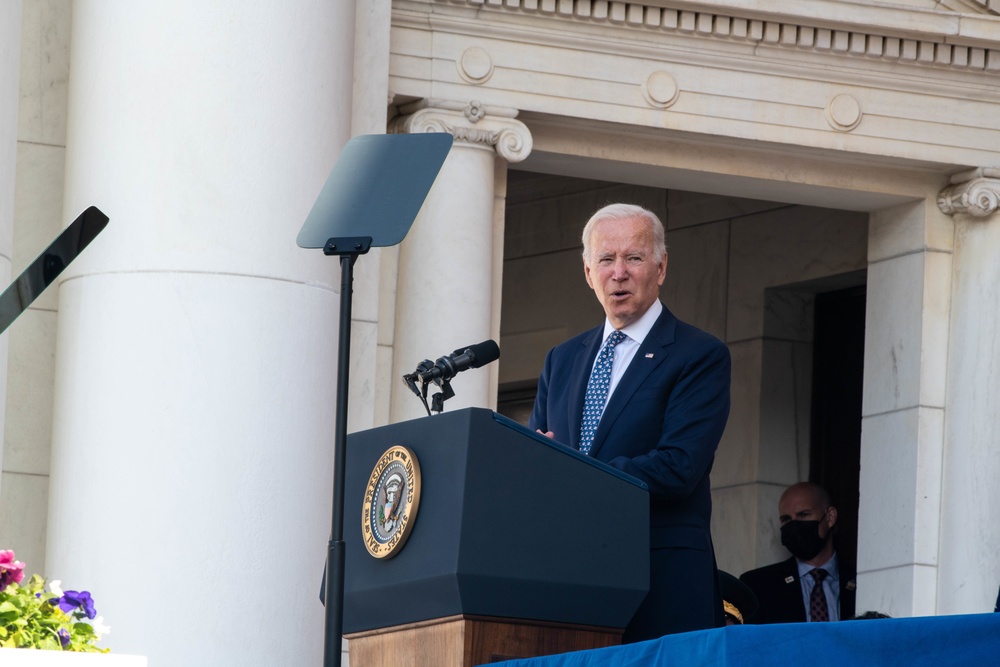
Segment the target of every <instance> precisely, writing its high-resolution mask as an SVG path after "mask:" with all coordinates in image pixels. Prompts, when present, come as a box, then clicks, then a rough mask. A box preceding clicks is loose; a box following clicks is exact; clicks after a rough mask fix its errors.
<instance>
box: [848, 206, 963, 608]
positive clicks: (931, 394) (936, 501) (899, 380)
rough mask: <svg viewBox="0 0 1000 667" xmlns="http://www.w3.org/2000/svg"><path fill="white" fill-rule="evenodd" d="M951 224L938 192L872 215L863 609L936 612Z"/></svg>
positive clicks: (861, 523) (861, 582)
mask: <svg viewBox="0 0 1000 667" xmlns="http://www.w3.org/2000/svg"><path fill="white" fill-rule="evenodd" d="M953 230H954V228H953V224H952V220H951V218H949V217H948V216H947V215H944V214H943V213H941V211H939V210H938V208H937V207H936V206H935V205H934V199H933V198H932V197H928V198H927V199H925V200H921V201H917V202H913V203H909V204H903V205H899V206H895V207H892V208H889V209H885V210H882V211H877V212H875V213H873V214H872V216H871V222H870V228H869V245H868V259H869V266H868V299H867V312H866V315H865V317H866V331H865V379H864V399H863V406H862V435H861V472H860V498H859V500H860V507H859V526H858V602H857V609H858V611H859V612H862V611H869V610H874V611H880V612H883V613H887V614H889V615H891V616H924V615H932V614H934V613H935V611H936V609H937V588H938V576H939V567H938V566H939V550H940V547H941V540H940V533H939V520H940V510H941V504H942V488H941V474H942V466H943V458H942V456H943V449H944V424H945V419H946V406H947V403H946V375H947V364H948V342H949V330H948V317H949V305H950V295H951V277H952V251H953Z"/></svg>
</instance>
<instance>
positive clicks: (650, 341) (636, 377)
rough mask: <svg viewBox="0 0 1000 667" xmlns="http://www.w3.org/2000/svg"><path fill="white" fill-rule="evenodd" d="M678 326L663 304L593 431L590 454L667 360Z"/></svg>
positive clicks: (594, 452) (593, 452)
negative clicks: (635, 395)
mask: <svg viewBox="0 0 1000 667" xmlns="http://www.w3.org/2000/svg"><path fill="white" fill-rule="evenodd" d="M676 328H677V320H676V318H674V316H673V315H672V314H671V313H670V311H669V310H667V308H666V307H664V308H663V312H661V313H660V316H659V317H658V318H656V322H655V323H654V324H653V328H652V329H650V330H649V334H647V335H646V339H645V340H644V341H642V345H640V346H639V349H638V350H636V353H635V356H633V357H632V361H631V362H630V363H629V366H628V368H627V369H626V370H625V374H624V375H623V376H622V379H621V380H620V381H619V382H618V386H617V387H615V391H614V393H613V394H611V400H610V401H608V407H607V408H605V410H604V414H603V415H601V421H600V423H599V424H598V425H597V431H596V432H595V433H594V442H593V444H591V446H590V455H591V456H597V452H598V451H599V450H600V449H601V446H602V445H603V444H604V442H605V441H606V440H607V437H608V434H609V433H610V432H611V430H612V428H613V427H614V424H615V421H616V420H617V419H618V417H619V416H620V415H621V413H622V410H624V409H625V407H626V406H627V405H628V403H629V401H630V400H632V396H633V395H634V394H635V392H636V391H637V390H638V389H639V388H640V387H641V386H642V385H643V383H644V382H645V381H646V380H647V378H649V375H650V374H651V373H652V372H653V371H654V370H656V367H657V366H659V365H660V364H662V363H663V362H664V361H665V360H666V359H667V355H668V354H669V352H668V347H669V346H670V345H672V344H673V342H674V332H675V330H676ZM595 354H596V352H595ZM585 391H586V390H585ZM582 404H583V401H582V400H581V402H580V405H582ZM578 421H579V420H578Z"/></svg>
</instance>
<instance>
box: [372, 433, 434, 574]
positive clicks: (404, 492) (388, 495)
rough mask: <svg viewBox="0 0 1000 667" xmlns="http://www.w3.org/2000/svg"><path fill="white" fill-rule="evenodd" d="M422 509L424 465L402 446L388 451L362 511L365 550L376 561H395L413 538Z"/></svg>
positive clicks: (373, 476)
mask: <svg viewBox="0 0 1000 667" xmlns="http://www.w3.org/2000/svg"><path fill="white" fill-rule="evenodd" d="M419 505H420V462H419V461H417V457H416V455H414V453H413V451H412V450H410V449H409V448H407V447H404V446H402V445H396V446H394V447H391V448H389V449H388V450H386V452H385V453H384V454H382V456H381V457H380V458H379V460H378V463H376V464H375V469H374V470H372V474H371V476H370V477H369V478H368V485H367V486H366V487H365V501H364V505H363V507H362V517H361V521H362V526H361V532H362V535H363V536H364V542H365V548H367V549H368V553H370V554H371V555H372V556H374V557H375V558H392V557H393V556H395V555H396V554H398V553H399V552H400V551H401V550H402V548H403V545H404V544H406V539H407V538H408V537H409V536H410V531H411V529H412V528H413V522H414V520H415V519H416V518H417V507H418V506H419Z"/></svg>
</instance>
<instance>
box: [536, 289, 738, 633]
mask: <svg viewBox="0 0 1000 667" xmlns="http://www.w3.org/2000/svg"><path fill="white" fill-rule="evenodd" d="M603 331H604V325H603V324H602V325H601V326H599V327H597V328H595V329H592V330H590V331H587V332H585V333H583V334H581V335H579V336H576V337H575V338H572V339H570V340H568V341H566V342H565V343H562V344H561V345H559V346H557V347H555V348H554V349H552V350H551V351H550V352H549V353H548V356H547V357H546V359H545V366H544V369H543V371H542V375H541V377H540V378H539V382H538V395H537V397H536V400H535V407H534V411H533V413H532V415H531V419H530V421H529V427H530V428H532V429H539V430H540V431H542V432H547V431H551V432H552V433H553V437H554V438H555V440H557V441H559V442H562V443H565V444H568V445H569V446H571V447H573V448H575V449H579V440H580V421H581V416H582V411H583V403H584V394H585V392H586V387H587V381H588V379H589V377H590V373H591V368H592V366H593V362H594V359H595V357H596V356H597V353H598V351H599V349H600V347H601V344H602V337H603ZM729 387H730V355H729V350H728V348H727V347H726V345H725V344H724V343H722V341H720V340H718V339H717V338H715V337H714V336H711V335H710V334H708V333H705V332H704V331H701V330H699V329H696V328H695V327H692V326H690V325H688V324H685V323H683V322H681V321H680V320H678V319H677V318H676V317H674V316H673V315H672V314H671V313H670V311H669V310H667V309H666V308H664V309H663V311H662V312H661V313H660V316H659V317H658V318H657V320H656V323H655V324H654V325H653V328H652V329H651V330H650V332H649V334H648V335H647V336H646V339H645V340H644V341H643V342H642V345H641V346H640V347H639V349H638V351H637V352H636V354H635V356H634V357H633V359H632V361H631V363H630V364H629V366H628V368H627V370H626V371H625V373H624V375H623V376H622V378H621V380H620V381H619V384H618V386H617V387H616V388H615V390H614V391H613V393H612V394H611V397H610V399H609V401H608V404H607V407H606V409H605V411H604V414H603V416H602V417H601V420H600V423H599V425H598V428H597V431H596V433H595V435H594V440H593V444H592V446H591V451H590V454H591V456H593V457H594V458H596V459H598V460H600V461H603V462H605V463H607V464H609V465H611V466H613V467H615V468H617V469H619V470H621V471H623V472H625V473H627V474H629V475H631V476H633V477H635V478H637V479H640V480H642V481H643V482H645V483H646V484H647V485H648V486H649V495H650V547H651V553H650V570H651V571H650V592H649V594H648V595H647V597H646V599H645V601H644V602H643V604H642V606H641V607H640V609H639V610H638V612H637V613H636V615H635V617H634V618H633V619H632V622H631V623H630V624H629V626H628V628H626V631H625V635H624V637H623V640H624V641H626V642H631V641H643V640H645V639H651V638H655V637H659V636H662V635H664V634H669V633H674V632H686V631H689V630H697V629H704V628H709V627H721V626H723V625H724V624H725V621H724V617H723V612H722V598H721V592H720V590H719V584H718V577H717V575H716V567H715V555H714V551H713V547H712V540H711V534H710V531H709V523H710V519H711V514H712V499H711V489H710V485H709V472H710V471H711V469H712V462H713V460H714V458H715V450H716V448H717V446H718V444H719V440H720V438H721V437H722V432H723V430H724V429H725V426H726V420H727V419H728V416H729ZM584 508H585V509H587V510H589V511H600V508H597V507H590V508H588V507H586V503H584Z"/></svg>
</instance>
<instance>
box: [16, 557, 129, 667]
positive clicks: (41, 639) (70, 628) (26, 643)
mask: <svg viewBox="0 0 1000 667" xmlns="http://www.w3.org/2000/svg"><path fill="white" fill-rule="evenodd" d="M45 588H46V584H45V580H44V579H42V578H41V577H40V576H38V575H37V574H35V575H32V576H31V577H30V578H29V579H28V580H27V582H25V581H24V563H22V562H21V561H18V560H15V558H14V552H13V551H10V550H6V551H0V648H35V649H51V650H55V651H59V650H62V651H80V652H85V653H107V652H108V651H109V649H106V648H105V649H102V648H98V647H97V646H96V643H97V642H98V641H100V639H101V635H103V634H107V633H108V632H110V630H111V629H110V628H108V627H106V626H105V625H104V622H103V618H101V617H99V616H97V611H96V610H95V609H94V599H93V598H92V597H91V596H90V593H88V592H87V591H63V590H62V589H61V588H60V582H59V581H58V580H54V581H50V582H49V583H48V591H46V590H45ZM84 619H86V620H84Z"/></svg>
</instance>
